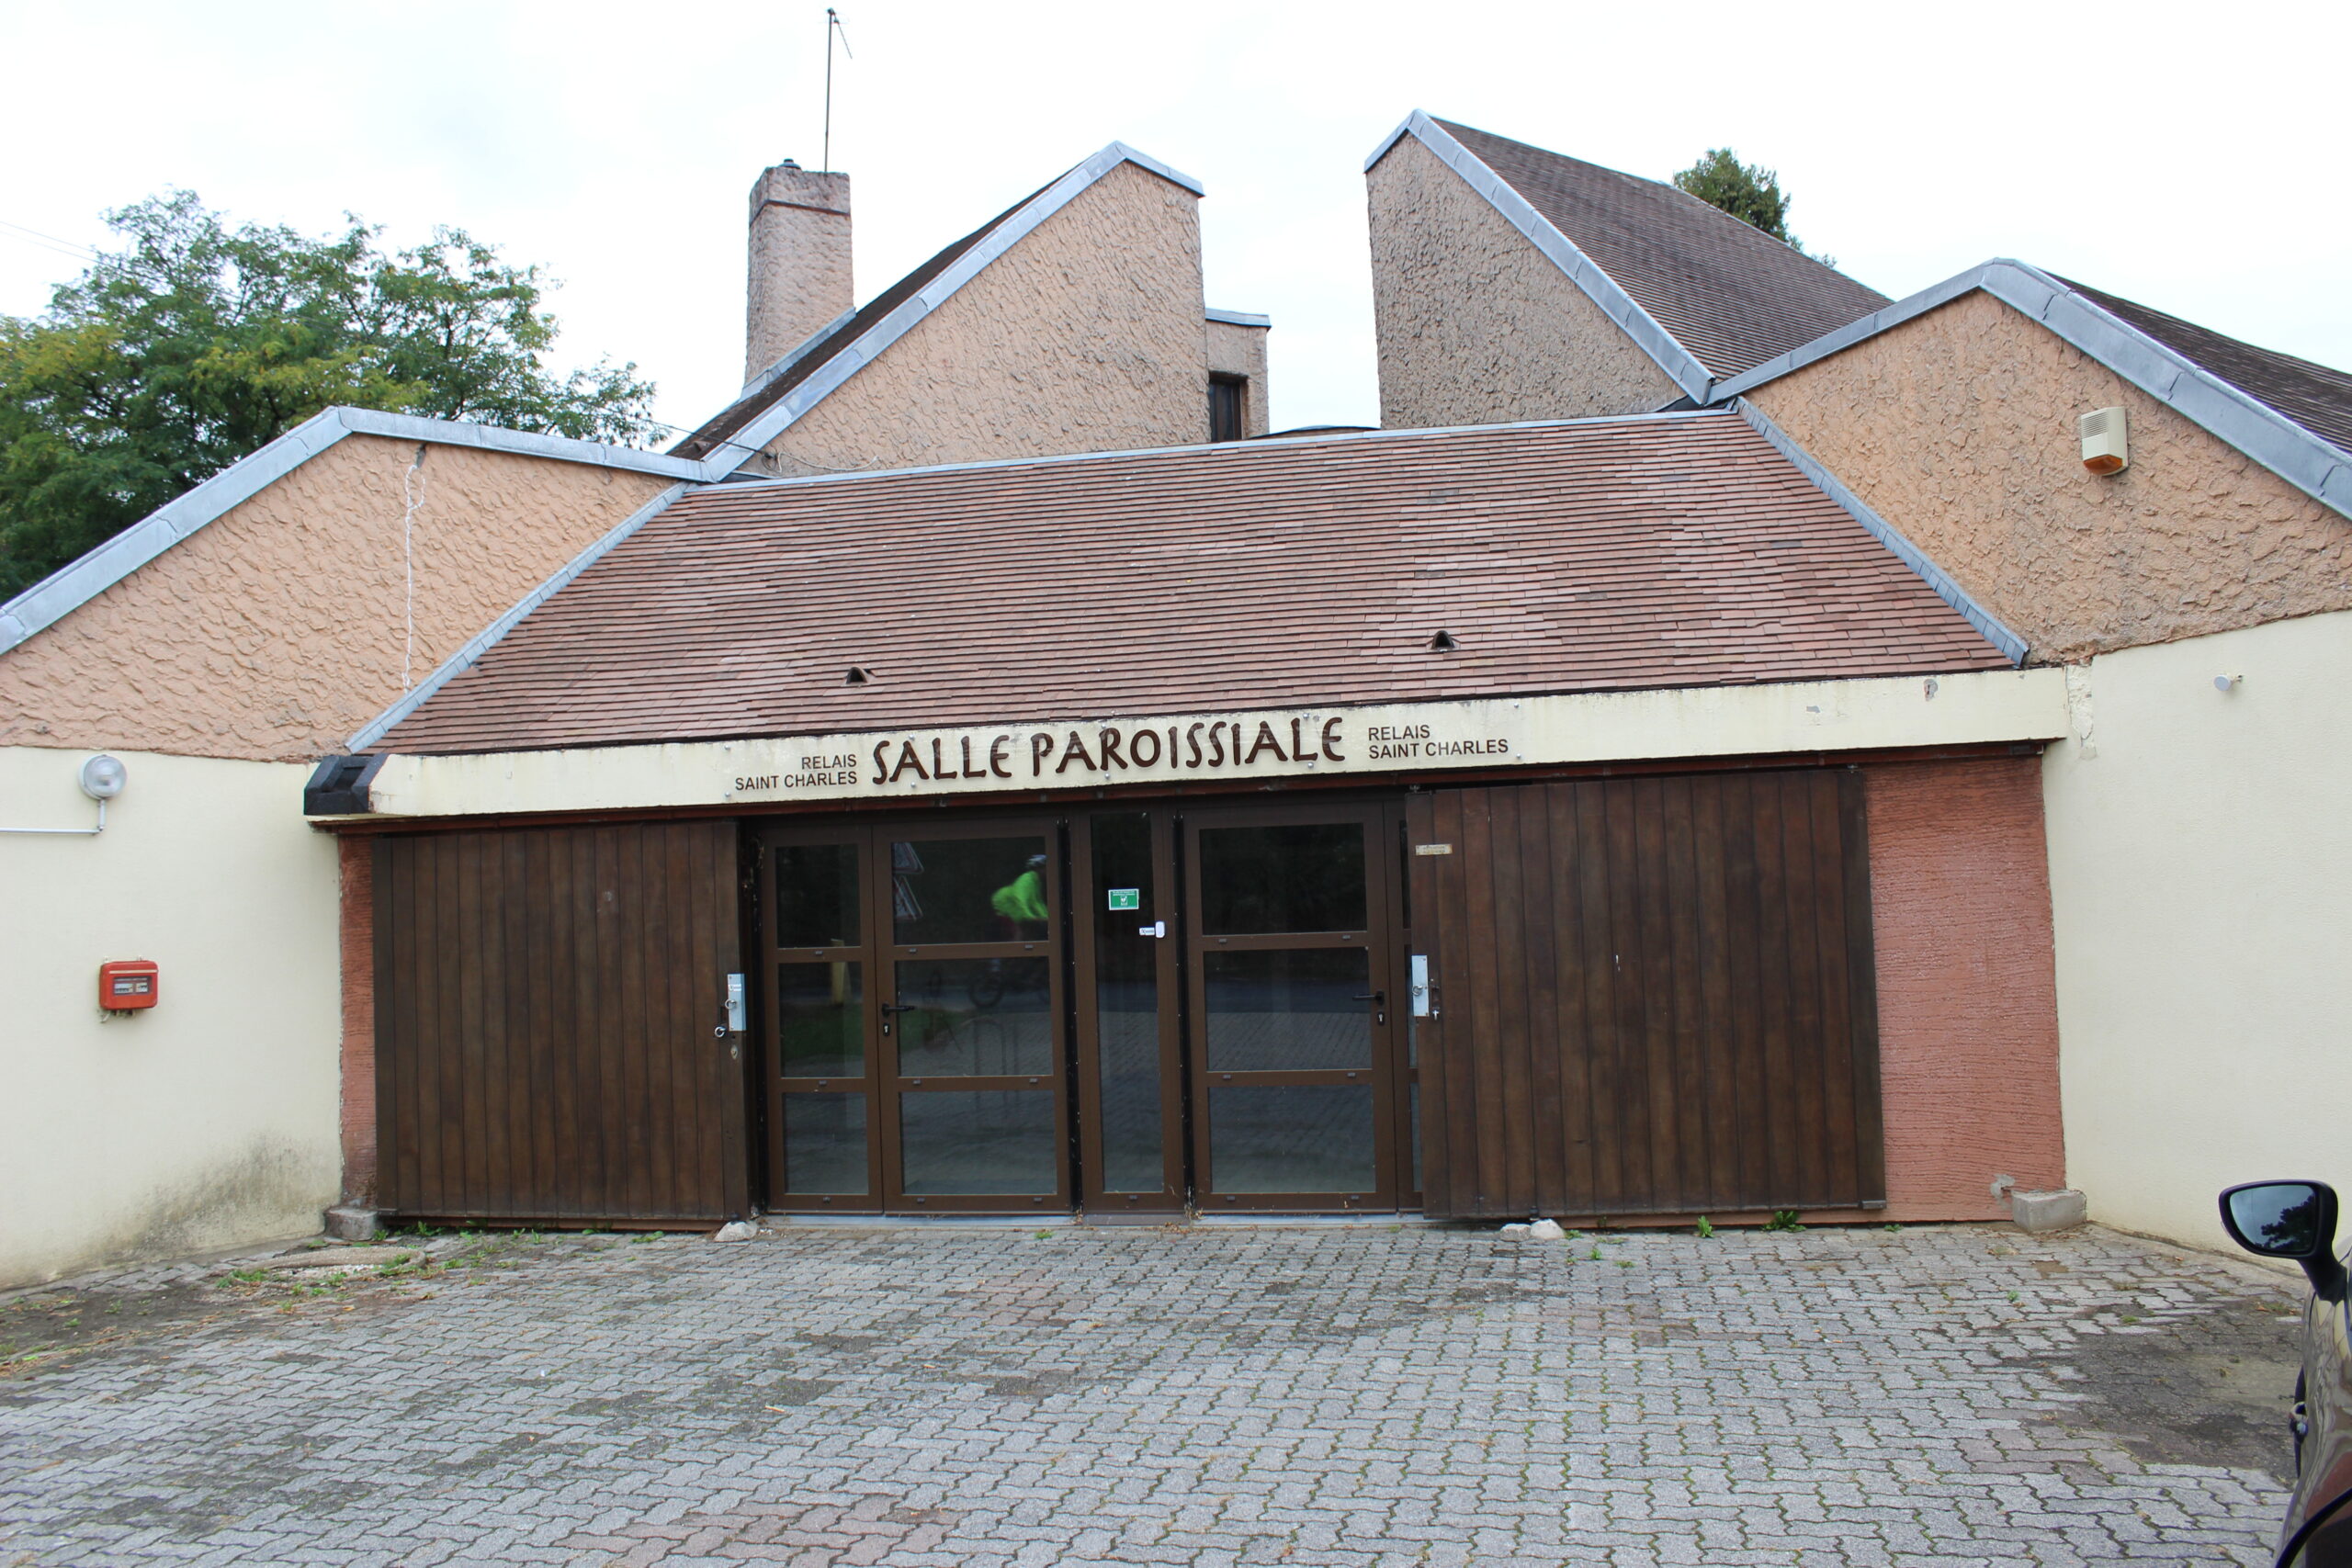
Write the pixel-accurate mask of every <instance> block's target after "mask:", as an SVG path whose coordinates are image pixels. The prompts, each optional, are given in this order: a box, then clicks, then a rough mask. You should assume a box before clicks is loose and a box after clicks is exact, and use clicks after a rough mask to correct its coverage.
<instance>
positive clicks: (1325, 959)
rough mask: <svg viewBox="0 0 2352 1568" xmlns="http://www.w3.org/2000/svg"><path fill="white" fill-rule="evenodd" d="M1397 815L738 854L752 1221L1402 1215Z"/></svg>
mask: <svg viewBox="0 0 2352 1568" xmlns="http://www.w3.org/2000/svg"><path fill="white" fill-rule="evenodd" d="M1402 843H1403V823H1402V817H1401V811H1400V808H1399V807H1397V806H1395V805H1392V804H1390V803H1385V802H1374V803H1370V804H1363V803H1331V804H1325V805H1317V806H1309V807H1282V808H1215V809H1209V810H1201V811H1193V812H1187V813H1185V814H1182V815H1179V814H1177V813H1175V812H1173V811H1170V810H1164V809H1124V808H1110V807H1105V808H1102V809H1099V810H1094V811H1091V812H1088V813H1084V814H1073V815H1068V816H1056V817H1043V816H1040V817H1017V816H990V817H980V816H974V817H967V818H960V819H948V820H942V819H938V818H927V819H925V820H923V821H922V822H921V823H919V824H889V823H884V824H877V825H872V826H864V825H860V826H849V825H839V826H829V827H783V828H774V829H766V830H765V831H764V832H763V836H762V845H761V850H762V852H761V856H760V861H761V867H762V872H761V875H762V903H761V907H762V909H763V919H762V922H761V923H762V927H763V939H762V943H761V945H762V948H763V957H764V959H765V962H764V963H763V965H762V969H763V973H762V976H761V984H762V986H763V988H764V995H763V1001H764V1004H765V1005H764V1008H763V1014H764V1019H763V1028H764V1033H765V1035H766V1044H767V1047H768V1050H767V1056H768V1062H769V1072H768V1083H769V1086H770V1093H769V1098H768V1104H767V1106H766V1111H767V1133H768V1153H769V1159H768V1189H769V1206H770V1207H771V1208H774V1209H777V1210H783V1211H800V1212H818V1213H825V1212H832V1213H842V1212H853V1213H854V1212H885V1213H956V1212H967V1213H969V1212H979V1213H1051V1212H1059V1211H1066V1210H1069V1209H1071V1208H1083V1209H1085V1210H1087V1211H1089V1212H1090V1213H1095V1214H1115V1213H1135V1214H1151V1213H1172V1212H1175V1211H1177V1210H1181V1209H1182V1208H1184V1207H1185V1206H1186V1205H1187V1204H1188V1203H1189V1204H1191V1205H1193V1206H1195V1207H1197V1208H1198V1209H1199V1210H1201V1211H1202V1212H1204V1213H1217V1212H1241V1211H1247V1210H1261V1211H1264V1210H1273V1211H1283V1212H1331V1211H1338V1212H1348V1211H1379V1210H1388V1209H1395V1208H1397V1207H1399V1206H1400V1205H1402V1204H1406V1203H1409V1202H1410V1201H1413V1198H1414V1193H1413V1187H1414V1182H1415V1178H1414V1168H1415V1165H1416V1161H1415V1159H1414V1156H1413V1147H1414V1138H1413V1128H1412V1122H1413V1114H1414V1100H1415V1094H1416V1092H1417V1091H1416V1086H1415V1082H1414V1080H1415V1077H1416V1071H1415V1067H1414V1064H1413V1063H1412V1061H1411V1046H1410V1042H1409V1039H1408V1030H1407V1028H1406V1026H1405V1010H1404V1008H1403V1007H1402V1003H1403V1001H1404V998H1403V994H1402V976H1403V973H1404V970H1405V966H1406V959H1405V946H1406V941H1407V937H1406V932H1405V926H1404V919H1403V914H1404V911H1403V910H1402V908H1400V899H1401V891H1402V889H1401V878H1400V875H1399V854H1400V850H1401V846H1402Z"/></svg>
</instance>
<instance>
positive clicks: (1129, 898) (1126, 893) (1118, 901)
mask: <svg viewBox="0 0 2352 1568" xmlns="http://www.w3.org/2000/svg"><path fill="white" fill-rule="evenodd" d="M1111 908H1114V909H1140V908H1143V889H1142V888H1140V887H1114V888H1112V889H1111Z"/></svg>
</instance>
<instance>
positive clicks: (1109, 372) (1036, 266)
mask: <svg viewBox="0 0 2352 1568" xmlns="http://www.w3.org/2000/svg"><path fill="white" fill-rule="evenodd" d="M1202 310H1203V305H1202V299H1201V226H1200V211H1199V198H1198V197H1194V196H1193V193H1192V192H1191V191H1189V190H1186V189H1184V188H1183V187H1182V186H1177V185H1171V184H1170V183H1169V182H1168V181H1166V180H1163V179H1161V178H1160V177H1159V175H1154V174H1150V173H1148V172H1147V171H1146V170H1144V169H1142V168H1141V167H1139V166H1137V165H1136V164H1119V165H1118V166H1117V167H1115V168H1114V169H1112V170H1111V171H1110V172H1109V173H1108V174H1105V175H1103V177H1102V178H1101V179H1098V180H1096V181H1095V182H1094V183H1093V184H1092V185H1091V186H1088V187H1087V188H1086V189H1085V190H1083V191H1080V193H1079V194H1078V195H1077V196H1076V197H1073V198H1072V199H1071V200H1070V201H1069V203H1068V204H1067V205H1066V206H1064V207H1063V208H1062V209H1060V210H1059V211H1057V212H1056V213H1055V214H1054V215H1053V216H1052V217H1050V218H1048V219H1046V220H1045V221H1044V222H1043V223H1040V224H1039V225H1038V226H1037V227H1036V228H1035V229H1034V230H1032V231H1030V232H1029V233H1028V234H1027V235H1025V236H1024V237H1023V238H1022V239H1021V240H1020V241H1019V242H1018V243H1015V244H1014V245H1013V246H1012V249H1011V250H1009V251H1007V252H1006V253H1005V254H1003V255H1001V256H999V257H998V258H997V259H996V260H995V261H994V262H992V263H990V264H989V265H988V266H986V267H985V268H983V269H982V270H981V271H980V272H979V273H978V275H977V276H974V277H973V278H972V279H971V280H970V281H969V282H967V283H966V284H965V285H964V287H963V288H959V289H958V290H956V293H954V294H953V295H951V296H949V297H948V299H946V300H945V301H944V303H942V304H941V306H940V307H939V309H937V310H933V312H932V313H931V314H930V315H928V316H926V317H924V318H923V320H922V321H919V322H917V323H916V324H915V326H914V327H913V328H912V329H911V330H910V331H909V332H908V333H907V334H906V335H905V336H904V337H901V338H900V339H899V340H898V342H896V343H895V344H891V345H890V347H889V348H888V349H887V350H885V351H884V352H883V353H882V354H881V355H879V356H877V357H876V359H875V360H874V362H873V363H872V364H869V365H867V366H865V367H863V368H861V369H860V370H859V371H858V372H857V373H856V374H855V375H854V376H852V377H851V378H849V380H847V381H846V382H844V383H842V386H841V387H840V388H839V389H836V390H835V391H834V392H832V394H831V396H829V397H827V398H826V399H825V400H823V401H822V402H820V403H819V404H818V405H817V406H816V407H815V408H814V409H811V410H810V411H809V412H808V413H807V414H805V415H803V416H802V417H801V418H800V419H799V420H798V421H797V422H796V423H793V424H792V425H791V426H790V427H789V428H788V429H786V431H785V433H784V434H782V435H781V436H779V437H777V439H776V440H775V442H773V443H771V444H770V446H769V447H768V452H769V454H770V455H771V460H768V461H765V462H763V468H766V469H767V470H768V471H771V472H777V473H785V474H804V473H824V472H839V471H842V470H846V469H853V468H902V467H910V466H916V465H922V464H931V463H960V462H976V461H980V460H984V459H987V458H991V457H1042V456H1049V455H1052V454H1056V453H1063V452H1103V451H1118V450H1122V449H1125V448H1129V447H1145V446H1186V445H1191V444H1193V443H1197V442H1200V441H1204V440H1206V439H1207V437H1208V370H1207V368H1206V367H1205V366H1204V364H1203V359H1204V348H1203V340H1202V320H1203V317H1202Z"/></svg>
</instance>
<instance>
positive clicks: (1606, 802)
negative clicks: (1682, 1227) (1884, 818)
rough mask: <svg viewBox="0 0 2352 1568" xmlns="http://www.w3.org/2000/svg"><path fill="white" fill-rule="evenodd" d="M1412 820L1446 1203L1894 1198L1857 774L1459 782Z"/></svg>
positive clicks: (1427, 1149)
mask: <svg viewBox="0 0 2352 1568" xmlns="http://www.w3.org/2000/svg"><path fill="white" fill-rule="evenodd" d="M1408 839H1409V840H1410V850H1411V852H1410V853H1409V854H1408V857H1407V861H1408V867H1409V871H1408V874H1409V876H1410V878H1411V903H1412V908H1413V910H1414V919H1413V946H1414V950H1415V952H1417V953H1421V954H1424V955H1426V957H1427V959H1428V962H1429V964H1430V975H1431V977H1432V980H1433V985H1432V988H1431V992H1430V1004H1429V1005H1430V1016H1428V1017H1423V1018H1416V1019H1415V1020H1414V1025H1415V1030H1416V1038H1417V1040H1418V1042H1419V1056H1420V1064H1421V1066H1422V1069H1423V1071H1422V1075H1421V1077H1422V1089H1421V1094H1422V1114H1421V1126H1420V1137H1421V1145H1422V1149H1421V1152H1422V1168H1423V1187H1424V1204H1425V1207H1426V1208H1427V1209H1428V1211H1429V1212H1430V1213H1432V1214H1436V1215H1445V1216H1462V1217H1472V1216H1505V1217H1525V1216H1528V1215H1532V1214H1551V1215H1584V1214H1591V1215H1600V1214H1643V1213H1652V1214H1664V1213H1677V1214H1686V1213H1741V1212H1753V1211H1758V1210H1769V1209H1781V1208H1794V1209H1807V1208H1844V1207H1853V1206H1874V1205H1876V1204H1878V1203H1881V1202H1883V1201H1884V1199H1885V1196H1886V1192H1885V1172H1884V1163H1883V1151H1882V1146H1881V1133H1880V1122H1879V1100H1878V1038H1877V1010H1876V1001H1875V989H1874V984H1873V973H1872V960H1871V927H1870V885H1869V875H1870V872H1869V848H1868V843H1867V839H1866V831H1865V824H1864V820H1863V815H1862V795H1861V779H1860V774H1859V773H1856V772H1854V771H1853V770H1850V769H1845V770H1828V769H1815V770H1801V771H1785V772H1769V773H1710V774H1686V775H1680V776H1674V777H1663V778H1651V779H1610V780H1600V781H1591V782H1578V783H1569V784H1534V785H1512V786H1506V787H1499V788H1488V789H1462V790H1440V791H1434V792H1431V793H1430V794H1427V795H1416V796H1414V797H1413V798H1412V799H1411V801H1410V803H1409V806H1408Z"/></svg>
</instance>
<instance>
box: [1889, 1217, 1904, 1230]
mask: <svg viewBox="0 0 2352 1568" xmlns="http://www.w3.org/2000/svg"><path fill="white" fill-rule="evenodd" d="M1886 1228H1887V1229H1888V1230H1890V1231H1899V1230H1901V1229H1902V1228H1903V1227H1902V1226H1901V1225H1898V1224H1895V1223H1894V1221H1892V1220H1889V1221H1888V1222H1887V1223H1886Z"/></svg>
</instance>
